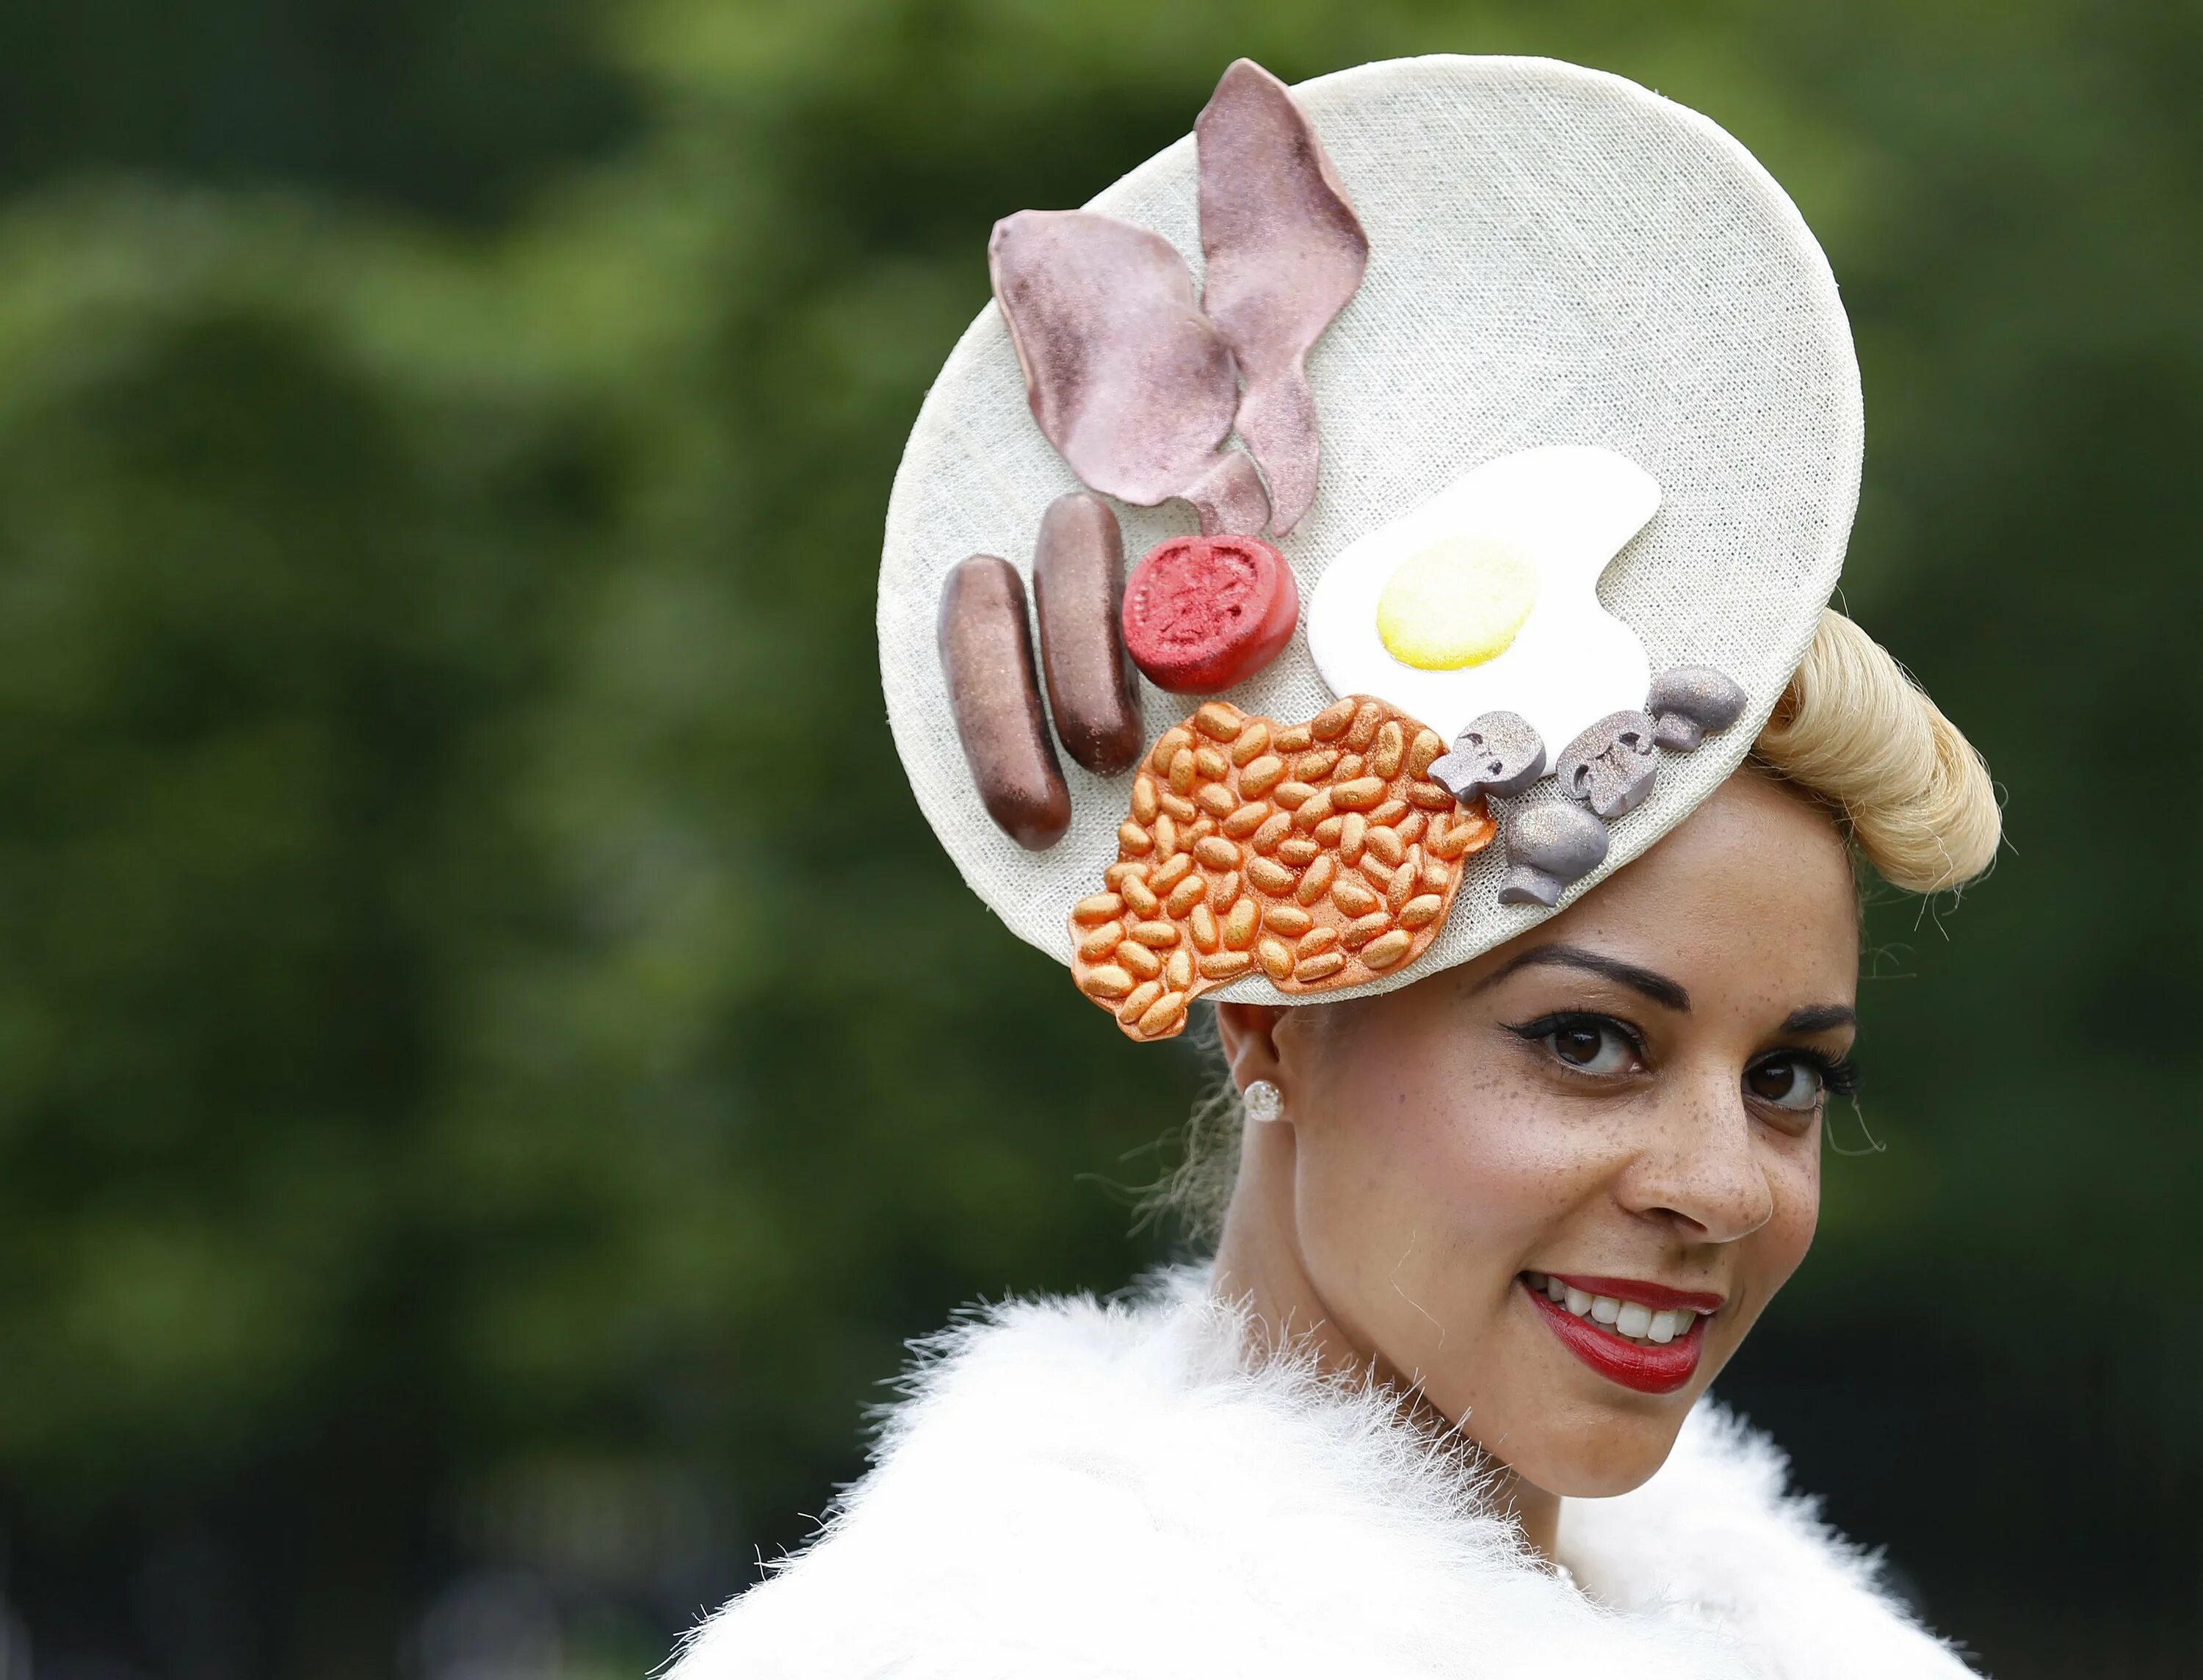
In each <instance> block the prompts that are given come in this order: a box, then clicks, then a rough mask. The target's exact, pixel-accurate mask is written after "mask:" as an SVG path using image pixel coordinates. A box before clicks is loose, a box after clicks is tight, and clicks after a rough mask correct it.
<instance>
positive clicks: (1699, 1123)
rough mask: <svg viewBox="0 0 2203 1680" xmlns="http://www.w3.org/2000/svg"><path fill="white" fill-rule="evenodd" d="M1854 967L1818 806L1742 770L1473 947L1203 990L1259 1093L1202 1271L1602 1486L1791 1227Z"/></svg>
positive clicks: (1845, 891) (1570, 1481)
mask: <svg viewBox="0 0 2203 1680" xmlns="http://www.w3.org/2000/svg"><path fill="white" fill-rule="evenodd" d="M1857 966H1858V935H1857V911H1856V907H1855V903H1854V899H1853V887H1852V874H1851V869H1850V864H1849V860H1848V858H1846V854H1845V852H1844V848H1843V846H1842V844H1841V842H1840V840H1839V839H1838V836H1837V834H1836V833H1835V830H1834V826H1833V824H1831V823H1830V822H1829V821H1828V818H1827V816H1825V815H1823V814H1822V813H1820V812H1818V811H1815V810H1814V809H1813V808H1812V807H1810V805H1806V804H1805V803H1804V802H1803V801H1802V800H1800V799H1798V798H1797V797H1795V796H1794V795H1793V794H1791V793H1787V792H1785V791H1783V790H1781V788H1780V787H1777V786H1776V785H1775V784H1774V783H1772V782H1770V781H1768V780H1766V779H1764V778H1763V777H1761V776H1759V775H1752V774H1749V773H1747V774H1744V775H1738V776H1735V777H1733V778H1732V779H1731V780H1730V781H1728V784H1726V786H1724V787H1722V789H1721V790H1719V791H1718V792H1716V793H1715V794H1714V795H1713V796H1712V797H1710V798H1709V799H1707V800H1706V801H1705V802H1704V804H1703V805H1700V806H1699V807H1698V811H1696V812H1695V813H1693V814H1692V816H1691V817H1690V818H1689V820H1688V821H1687V822H1685V823H1684V824H1683V825H1682V826H1681V827H1680V828H1677V829H1676V830H1675V831H1674V833H1673V834H1670V835H1669V836H1668V838H1666V839H1665V840H1663V841H1661V842H1660V843H1659V844H1658V845H1657V846H1655V847H1654V848H1653V849H1652V850H1651V852H1647V853H1646V854H1645V857H1643V858H1640V859H1639V860H1638V861H1637V862H1636V863H1634V864H1631V865H1630V866H1629V867H1628V868H1627V869H1623V870H1621V871H1620V872H1619V873H1617V874H1616V875H1614V876H1613V877H1612V878H1610V879H1609V880H1608V881H1605V882H1604V883H1603V884H1601V885H1600V886H1599V887H1597V888H1596V889H1595V890H1593V891H1592V892H1590V893H1586V894H1585V896H1584V897H1583V898H1582V899H1580V901H1579V902H1578V903H1576V904H1574V905H1572V906H1570V907H1569V908H1568V910H1567V911H1563V912H1562V913H1561V914H1559V915H1557V916H1555V917H1552V918H1551V919H1550V920H1549V921H1546V922H1544V923H1540V924H1539V927H1538V928H1536V929H1535V930H1534V931H1533V932H1532V933H1529V934H1525V935H1524V936H1522V937H1521V938H1520V939H1518V940H1514V941H1513V942H1511V943H1509V944H1508V945H1505V946H1501V947H1500V948H1499V949H1497V950H1496V951H1493V952H1488V953H1487V954H1486V955H1485V956H1484V957H1482V958H1479V959H1478V960H1477V961H1475V962H1473V963H1469V964H1464V965H1463V966H1462V967H1460V968H1456V969H1453V970H1448V971H1447V972H1445V973H1444V974H1440V975H1436V976H1432V977H1431V978H1430V979H1427V980H1425V981H1420V982H1418V983H1417V984H1415V985H1413V986H1409V987H1405V988H1403V989H1402V990H1400V991H1397V992H1394V993H1389V994H1387V995H1385V996H1383V997H1379V998H1371V999H1357V1000H1354V1001H1350V1002H1348V1003H1344V1004H1339V1005H1332V1006H1330V1007H1327V1008H1325V1007H1319V1008H1302V1009H1292V1010H1269V1009H1263V1008H1259V1007H1256V1006H1253V1005H1224V1006H1222V1008H1220V1011H1219V1013H1220V1019H1221V1022H1222V1024H1223V1028H1224V1033H1225V1041H1226V1050H1227V1052H1228V1053H1229V1054H1230V1055H1231V1059H1232V1065H1233V1072H1234V1076H1235V1077H1236V1078H1237V1081H1238V1082H1239V1083H1240V1085H1241V1086H1242V1087H1244V1086H1245V1085H1246V1084H1247V1083H1248V1082H1250V1081H1252V1080H1255V1079H1258V1078H1267V1079H1270V1080H1273V1081H1274V1082H1276V1083H1277V1084H1278V1086H1279V1088H1280V1089H1281V1090H1282V1091H1283V1093H1284V1095H1285V1113H1284V1117H1283V1119H1282V1120H1281V1121H1280V1122H1279V1123H1274V1124H1270V1125H1250V1126H1249V1136H1248V1138H1247V1152H1246V1155H1245V1157H1244V1158H1243V1167H1242V1175H1241V1181H1240V1185H1239V1188H1238V1190H1237V1193H1236V1194H1235V1197H1234V1201H1233V1205H1232V1210H1231V1216H1230V1220H1229V1222H1228V1223H1227V1228H1226V1238H1225V1252H1224V1255H1223V1259H1224V1261H1225V1263H1226V1270H1227V1272H1228V1273H1230V1274H1231V1275H1232V1276H1235V1277H1236V1276H1241V1275H1244V1276H1246V1278H1247V1279H1248V1280H1249V1282H1251V1283H1252V1284H1253V1287H1255V1288H1256V1290H1257V1293H1258V1294H1259V1295H1263V1296H1267V1297H1268V1298H1270V1302H1271V1304H1272V1305H1273V1306H1277V1305H1279V1304H1280V1303H1281V1304H1282V1310H1283V1311H1284V1312H1285V1313H1286V1314H1287V1315H1288V1316H1292V1315H1299V1316H1300V1317H1302V1322H1300V1323H1296V1324H1295V1325H1294V1326H1293V1328H1294V1329H1308V1328H1309V1321H1313V1320H1320V1324H1321V1333H1322V1335H1324V1337H1325V1339H1326V1341H1330V1342H1331V1343H1332V1345H1333V1346H1334V1347H1337V1346H1338V1344H1339V1343H1340V1342H1344V1344H1345V1351H1349V1352H1350V1353H1353V1354H1354V1355H1355V1356H1357V1357H1359V1358H1361V1359H1376V1360H1377V1361H1378V1362H1379V1364H1380V1365H1382V1366H1384V1367H1385V1368H1387V1369H1388V1370H1389V1371H1391V1373H1392V1374H1394V1375H1396V1376H1399V1377H1402V1378H1405V1379H1407V1380H1409V1381H1411V1382H1418V1383H1420V1385H1421V1388H1422V1392H1423V1394H1424V1395H1425V1397H1426V1399H1427V1400H1428V1401H1429V1402H1430V1403H1431V1404H1432V1406H1436V1407H1437V1408H1438V1410H1439V1411H1441V1412H1444V1413H1445V1414H1446V1415H1447V1416H1448V1417H1449V1418H1451V1419H1453V1420H1455V1421H1456V1422H1457V1423H1459V1424H1461V1425H1462V1428H1463V1429H1464V1430H1465V1432H1466V1433H1467V1434H1468V1435H1470V1436H1472V1437H1473V1438H1474V1439H1475V1440H1476V1441H1478V1442H1479V1443H1480V1444H1481V1445H1482V1446H1483V1447H1485V1448H1486V1449H1487V1450H1488V1451H1490V1452H1491V1453H1492V1454H1493V1456H1495V1457H1496V1458H1497V1459H1500V1460H1502V1461H1503V1462H1504V1463H1505V1464H1506V1465H1509V1467H1510V1468H1512V1469H1513V1470H1514V1471H1515V1472H1516V1473H1517V1474H1518V1475H1520V1476H1521V1477H1524V1478H1525V1479H1526V1480H1527V1481H1528V1482H1529V1483H1532V1484H1533V1485H1534V1486H1536V1487H1538V1488H1543V1489H1544V1490H1546V1491H1547V1492H1549V1493H1552V1494H1562V1495H1573V1496H1596V1495H1603V1494H1617V1493H1622V1492H1625V1491H1627V1489H1629V1488H1633V1487H1635V1486H1637V1485H1638V1484H1639V1483H1642V1482H1643V1481H1645V1479H1646V1478H1647V1477H1650V1476H1651V1474H1652V1472H1653V1471H1655V1470H1657V1468H1658V1467H1659V1465H1660V1464H1661V1462H1662V1460H1663V1459H1665V1458H1666V1456H1667V1453H1668V1449H1669V1447H1671V1446H1672V1445H1673V1443H1674V1437H1675V1434H1676V1431H1677V1429H1679V1428H1680V1425H1681V1424H1682V1421H1683V1417H1684V1414H1685V1413H1686V1412H1688V1411H1689V1410H1690V1408H1691V1405H1692V1402H1693V1401H1694V1400H1697V1398H1698V1395H1699V1394H1701V1393H1703V1392H1704V1389H1705V1388H1706V1385H1707V1384H1708V1383H1709V1382H1711V1381H1712V1380H1713V1377H1714V1376H1715V1374H1716V1372H1717V1371H1720V1370H1721V1368H1722V1365H1725V1364H1726V1363H1727V1362H1728V1359H1729V1357H1730V1355H1731V1354H1733V1353H1735V1351H1736V1348H1737V1345H1738V1344H1739V1342H1741V1341H1743V1340H1744V1337H1745V1333H1746V1332H1747V1331H1749V1330H1750V1329H1751V1326H1752V1324H1753V1323H1754V1322H1755V1321H1756V1320H1757V1318H1758V1317H1759V1314H1760V1313H1761V1312H1762V1311H1763V1310H1764V1309H1765V1307H1766V1306H1767V1303H1768V1302H1769V1300H1772V1299H1773V1297H1774V1295H1775V1291H1776V1290H1778V1289H1780V1288H1781V1287H1782V1285H1783V1283H1784V1282H1785V1281H1786V1280H1787V1278H1788V1277H1789V1276H1790V1274H1791V1272H1792V1271H1793V1270H1795V1269H1796V1267H1797V1265H1798V1262H1799V1261H1800V1260H1801V1259H1804V1254H1805V1249H1806V1247H1807V1245H1808V1244H1809V1243H1810V1242H1811V1241H1812V1238H1813V1227H1814V1223H1815V1221H1816V1217H1817V1216H1818V1212H1819V1205H1820V1148H1821V1124H1822V1107H1823V1105H1824V1103H1825V1101H1826V1099H1827V1097H1828V1095H1829V1094H1830V1093H1837V1094H1840V1093H1842V1092H1843V1091H1845V1090H1846V1088H1848V1084H1849V1080H1850V1070H1849V1067H1848V1065H1847V1064H1846V1061H1845V1059H1844V1058H1845V1055H1846V1052H1847V1051H1848V1049H1849V1047H1850V1045H1851V1041H1852V1035H1853V1018H1852V1001H1853V994H1854V989H1855V984H1856V981H1857ZM1242 1287H1245V1286H1244V1285H1243V1286H1242ZM1556 1296H1557V1299H1556ZM1586 1309H1587V1310H1586ZM1609 1319H1611V1320H1614V1321H1615V1322H1613V1323H1608V1322H1607V1321H1608V1320H1609Z"/></svg>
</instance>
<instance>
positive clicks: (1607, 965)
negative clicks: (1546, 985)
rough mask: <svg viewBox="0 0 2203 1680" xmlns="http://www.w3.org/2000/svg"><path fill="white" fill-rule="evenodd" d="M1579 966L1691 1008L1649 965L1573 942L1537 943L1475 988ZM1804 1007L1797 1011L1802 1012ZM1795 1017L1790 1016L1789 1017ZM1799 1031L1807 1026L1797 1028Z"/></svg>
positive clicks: (1672, 1005)
mask: <svg viewBox="0 0 2203 1680" xmlns="http://www.w3.org/2000/svg"><path fill="white" fill-rule="evenodd" d="M1539 967H1543V968H1555V969H1581V970H1583V971H1584V972H1585V973H1586V974H1595V975H1599V976H1603V977H1604V978H1605V979H1608V980H1611V981H1617V982H1618V983H1620V984H1621V985H1623V986H1627V987H1629V989H1630V990H1631V991H1633V992H1641V993H1644V994H1645V996H1646V997H1648V998H1650V999H1652V1001H1653V1002H1654V1003H1656V1004H1658V1005H1661V1006H1662V1007H1663V1008H1666V1009H1672V1010H1674V1011H1676V1013H1678V1014H1680V1015H1687V1014H1689V1013H1690V1011H1691V994H1690V993H1688V992H1686V991H1685V990H1684V989H1683V988H1682V987H1680V986H1678V985H1677V984H1676V983H1675V982H1674V981H1672V980H1670V979H1668V976H1665V975H1663V974H1655V973H1653V972H1652V970H1650V969H1640V968H1639V967H1638V966H1637V964H1634V963H1625V962H1623V961H1622V960H1621V958H1618V957H1602V956H1600V955H1599V953H1598V952H1596V951H1586V950H1585V949H1584V948H1583V947H1582V946H1577V945H1540V946H1535V947H1533V949H1531V950H1528V951H1526V952H1523V953H1522V954H1521V956H1519V957H1517V958H1515V960H1514V961H1513V962H1511V963H1509V964H1505V965H1504V966H1503V967H1502V968H1500V969H1499V970H1497V971H1496V972H1494V973H1492V974H1488V975H1486V976H1485V977H1484V979H1483V980H1482V981H1480V982H1479V984H1478V985H1477V987H1475V990H1476V991H1478V992H1481V991H1482V990H1484V988H1485V987H1487V986H1497V984H1498V983H1499V982H1500V981H1503V980H1504V979H1506V978H1507V976H1509V975H1510V974H1513V973H1514V972H1515V970H1517V969H1527V968H1539ZM1800 1013H1804V1011H1800ZM1794 1018H1795V1017H1793V1019H1794ZM1798 1030H1799V1031H1810V1029H1807V1028H1800V1029H1798Z"/></svg>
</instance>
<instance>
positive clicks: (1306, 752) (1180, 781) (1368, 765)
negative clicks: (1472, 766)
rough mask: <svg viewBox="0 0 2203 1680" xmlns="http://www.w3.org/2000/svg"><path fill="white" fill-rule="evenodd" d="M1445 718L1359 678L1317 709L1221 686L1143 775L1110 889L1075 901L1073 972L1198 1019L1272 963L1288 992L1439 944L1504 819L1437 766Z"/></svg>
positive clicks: (1176, 1019) (1334, 983) (1137, 1008)
mask: <svg viewBox="0 0 2203 1680" xmlns="http://www.w3.org/2000/svg"><path fill="white" fill-rule="evenodd" d="M1444 752H1445V743H1444V741H1443V740H1440V739H1439V738H1438V734H1437V733H1436V732H1435V731H1433V730H1431V729H1426V728H1424V727H1423V726H1422V725H1421V724H1420V723H1418V722H1415V719H1413V718H1411V717H1409V716H1404V715H1403V713H1401V712H1399V711H1398V710H1395V709H1394V708H1393V707H1391V706H1388V705H1386V704H1385V703H1384V702H1383V701H1382V700H1373V699H1367V697H1365V696H1362V695H1350V696H1349V697H1348V698H1347V699H1344V700H1340V701H1339V702H1338V703H1337V704H1334V705H1332V706H1328V707H1326V708H1325V710H1322V711H1320V712H1319V713H1318V714H1317V715H1316V716H1314V718H1312V719H1310V720H1309V721H1308V722H1306V723H1296V724H1292V725H1285V724H1280V723H1278V722H1274V721H1273V720H1272V719H1269V718H1267V717H1250V716H1248V715H1247V714H1246V713H1244V712H1243V711H1241V710H1239V709H1238V708H1237V706H1232V705H1227V704H1225V703H1224V702H1222V701H1220V700H1212V701H1210V702H1209V703H1208V704H1206V705H1204V706H1202V708H1201V709H1200V710H1198V711H1196V712H1195V713H1194V715H1193V716H1191V717H1190V718H1189V719H1188V720H1187V721H1186V722H1184V723H1181V724H1178V725H1177V726H1176V727H1174V728H1169V729H1166V730H1165V731H1164V732H1163V734H1162V737H1161V740H1157V741H1156V743H1155V747H1154V750H1153V751H1152V752H1149V754H1148V759H1147V763H1145V765H1143V767H1142V769H1141V771H1140V774H1139V775H1138V776H1137V778H1136V779H1135V780H1134V781H1133V783H1132V799H1131V814H1130V815H1129V816H1128V817H1127V818H1126V820H1125V823H1124V825H1123V826H1122V827H1121V828H1119V829H1118V831H1117V861H1116V862H1115V863H1114V864H1112V865H1110V867H1109V869H1108V870H1107V872H1106V873H1105V875H1103V877H1102V887H1103V890H1102V891H1101V892H1098V893H1094V894H1092V895H1091V896H1090V897H1087V898H1084V899H1080V900H1079V901H1078V904H1077V905H1073V906H1072V911H1071V940H1072V965H1071V972H1072V978H1073V980H1075V981H1077V982H1078V989H1079V990H1080V991H1082V992H1084V993H1085V994H1086V995H1087V996H1088V997H1090V998H1091V999H1093V1000H1094V1001H1095V1002H1096V1003H1097V1004H1099V1005H1102V1007H1103V1008H1104V1009H1107V1010H1108V1011H1110V1012H1111V1013H1112V1014H1113V1015H1115V1016H1116V1017H1117V1023H1118V1025H1119V1026H1120V1027H1122V1028H1123V1029H1124V1030H1125V1034H1126V1035H1127V1036H1129V1037H1131V1038H1134V1039H1141V1040H1151V1039H1164V1038H1172V1037H1175V1036H1176V1035H1178V1033H1180V1032H1182V1031H1183V1030H1184V1027H1185V1012H1186V1006H1187V1005H1189V1004H1190V1003H1191V1002H1192V1001H1193V1000H1194V999H1196V998H1197V997H1199V996H1200V995H1201V994H1202V993H1203V992H1206V991H1208V990H1210V989H1211V988H1212V987H1218V986H1222V985H1224V984H1226V983H1227V982H1228V981H1233V980H1237V979H1238V978H1240V977H1241V976H1243V975H1249V974H1253V973H1255V972H1256V971H1257V970H1260V971H1261V973H1263V974H1264V975H1267V976H1268V977H1269V980H1270V982H1271V984H1272V985H1273V986H1275V987H1278V988H1279V990H1280V991H1283V992H1320V991H1326V990H1329V989H1331V988H1332V987H1340V986H1353V985H1357V984H1359V983H1361V981H1367V980H1373V979H1375V978H1377V977H1379V976H1382V975H1386V974H1391V973H1392V972H1394V971H1396V970H1398V969H1399V968H1400V967H1402V966H1403V964H1407V963H1409V962H1412V961H1414V960H1415V958H1417V957H1419V956H1420V955H1421V954H1422V952H1424V950H1425V949H1426V948H1427V947H1428V946H1429V945H1430V942H1431V940H1432V939H1434V938H1436V937H1437V935H1438V928H1440V927H1441V926H1442V925H1443V924H1444V922H1445V917H1446V911H1448V910H1449V909H1450V908H1451V907H1452V905H1453V895H1454V890H1455V888H1456V887H1459V886H1460V884H1461V878H1462V872H1463V869H1464V866H1465V862H1466V860H1467V859H1468V858H1469V857H1471V856H1472V855H1474V853H1476V852H1480V851H1481V850H1483V848H1484V847H1485V846H1488V845H1490V844H1491V839H1492V836H1493V835H1494V834H1497V832H1498V825H1497V823H1496V822H1493V821H1492V819H1491V813H1490V812H1489V811H1486V810H1485V805H1484V801H1483V800H1482V799H1476V800H1474V801H1472V802H1470V803H1469V804H1468V805H1462V806H1456V804H1455V802H1454V797H1453V795H1452V794H1451V793H1448V792H1447V791H1446V790H1445V789H1444V788H1443V787H1439V786H1438V783H1436V782H1434V781H1431V780H1430V779H1429V776H1428V774H1427V773H1428V771H1429V769H1430V767H1431V766H1432V763H1436V762H1437V760H1438V757H1440V756H1441V755H1442V754H1444Z"/></svg>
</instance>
